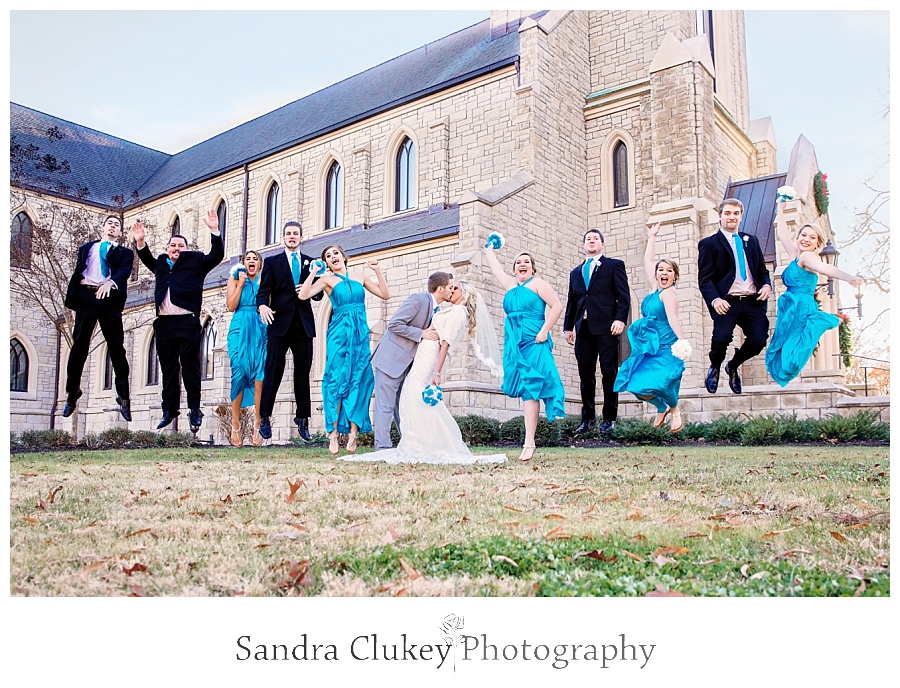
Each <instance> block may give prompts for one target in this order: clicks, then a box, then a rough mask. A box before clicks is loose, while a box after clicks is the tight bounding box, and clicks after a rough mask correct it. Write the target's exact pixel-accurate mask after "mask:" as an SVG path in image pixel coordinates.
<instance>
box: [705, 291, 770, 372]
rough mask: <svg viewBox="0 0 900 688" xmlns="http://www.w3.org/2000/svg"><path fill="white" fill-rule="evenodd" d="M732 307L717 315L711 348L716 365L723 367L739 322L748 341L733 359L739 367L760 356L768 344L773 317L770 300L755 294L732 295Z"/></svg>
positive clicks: (711, 363)
mask: <svg viewBox="0 0 900 688" xmlns="http://www.w3.org/2000/svg"><path fill="white" fill-rule="evenodd" d="M728 303H729V304H730V306H731V308H729V309H728V312H727V313H726V314H725V315H719V314H718V313H716V314H715V315H714V316H713V333H712V343H711V345H710V348H709V362H710V365H712V367H713V368H716V369H718V368H720V367H721V365H722V362H723V361H724V360H725V358H726V356H727V355H728V345H729V344H730V343H731V340H732V339H734V328H735V326H737V327H740V328H741V330H742V331H743V333H744V343H743V344H742V345H741V347H740V348H739V349H738V350H737V351H736V352H735V354H734V357H733V358H732V359H731V366H730V367H731V368H732V369H736V368H737V367H738V366H740V365H741V364H742V363H744V362H745V361H748V360H749V359H751V358H753V357H754V356H756V355H757V354H758V353H759V352H760V351H762V350H763V349H764V348H765V346H766V340H768V338H769V318H768V316H767V315H766V305H767V303H768V302H767V301H759V300H758V299H757V298H756V297H755V296H753V297H742V298H738V297H733V296H729V297H728Z"/></svg>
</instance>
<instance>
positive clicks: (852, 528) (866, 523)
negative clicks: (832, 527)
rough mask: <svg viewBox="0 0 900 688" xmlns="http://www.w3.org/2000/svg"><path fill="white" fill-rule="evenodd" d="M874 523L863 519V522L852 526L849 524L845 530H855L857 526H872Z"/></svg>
mask: <svg viewBox="0 0 900 688" xmlns="http://www.w3.org/2000/svg"><path fill="white" fill-rule="evenodd" d="M871 527H872V524H871V523H869V522H868V521H863V522H862V523H854V524H853V525H852V526H847V527H846V528H844V530H855V529H856V528H871Z"/></svg>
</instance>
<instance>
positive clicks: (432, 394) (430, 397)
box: [422, 385, 444, 406]
mask: <svg viewBox="0 0 900 688" xmlns="http://www.w3.org/2000/svg"><path fill="white" fill-rule="evenodd" d="M443 398H444V392H443V390H441V388H440V387H438V386H436V385H428V386H427V387H426V388H425V389H423V390H422V401H424V402H425V403H426V404H428V405H429V406H437V404H438V402H439V401H440V400H441V399H443Z"/></svg>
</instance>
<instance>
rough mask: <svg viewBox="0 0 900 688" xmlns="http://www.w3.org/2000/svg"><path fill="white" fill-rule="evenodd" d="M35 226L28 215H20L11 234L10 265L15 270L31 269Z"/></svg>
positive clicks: (13, 222)
mask: <svg viewBox="0 0 900 688" xmlns="http://www.w3.org/2000/svg"><path fill="white" fill-rule="evenodd" d="M33 233H34V225H33V224H32V222H31V218H30V217H28V215H27V214H26V213H18V214H17V215H16V216H15V217H14V218H13V221H12V226H11V227H10V232H9V235H10V236H9V264H10V265H11V266H12V267H14V268H26V269H27V268H30V267H31V238H32V234H33Z"/></svg>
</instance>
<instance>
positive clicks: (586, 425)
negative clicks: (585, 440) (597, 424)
mask: <svg viewBox="0 0 900 688" xmlns="http://www.w3.org/2000/svg"><path fill="white" fill-rule="evenodd" d="M592 427H594V421H592V420H583V421H581V425H579V426H578V427H577V428H575V434H576V435H583V434H584V433H586V432H589V431H590V429H591V428H592Z"/></svg>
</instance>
